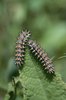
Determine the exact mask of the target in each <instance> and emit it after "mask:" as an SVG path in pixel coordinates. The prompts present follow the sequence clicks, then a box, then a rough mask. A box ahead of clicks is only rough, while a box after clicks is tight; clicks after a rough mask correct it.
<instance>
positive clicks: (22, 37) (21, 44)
mask: <svg viewBox="0 0 66 100" xmlns="http://www.w3.org/2000/svg"><path fill="white" fill-rule="evenodd" d="M30 35H31V34H30V32H29V31H22V32H21V33H20V34H19V36H18V39H17V42H16V54H15V61H16V66H18V67H20V66H21V65H23V63H24V56H25V45H26V43H27V41H28V39H29V37H30Z"/></svg>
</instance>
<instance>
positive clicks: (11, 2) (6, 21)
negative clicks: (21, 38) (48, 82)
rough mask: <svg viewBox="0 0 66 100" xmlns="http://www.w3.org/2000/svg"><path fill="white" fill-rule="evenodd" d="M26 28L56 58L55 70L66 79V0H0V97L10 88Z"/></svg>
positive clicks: (54, 59) (51, 56) (54, 60)
mask: <svg viewBox="0 0 66 100" xmlns="http://www.w3.org/2000/svg"><path fill="white" fill-rule="evenodd" d="M24 28H25V29H28V30H30V31H31V33H32V38H33V39H36V40H37V41H38V42H39V43H40V45H41V46H42V47H43V48H44V49H45V50H46V51H47V52H48V54H49V56H50V58H53V63H54V66H55V70H56V72H58V73H59V74H61V77H62V79H63V81H65V82H66V77H65V76H66V57H62V56H66V54H65V53H66V0H0V95H1V97H2V96H4V94H5V93H6V91H7V88H8V82H7V80H8V78H7V77H8V75H9V71H10V69H11V68H10V67H9V63H10V64H11V59H12V58H13V57H14V54H15V53H14V51H15V43H16V38H17V36H18V34H19V32H20V31H21V30H22V29H24ZM59 57H62V58H60V59H59ZM0 100H1V98H0Z"/></svg>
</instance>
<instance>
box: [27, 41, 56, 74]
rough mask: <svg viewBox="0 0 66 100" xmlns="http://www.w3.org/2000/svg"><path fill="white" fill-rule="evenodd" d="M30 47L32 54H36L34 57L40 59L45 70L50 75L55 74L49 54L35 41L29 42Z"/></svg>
mask: <svg viewBox="0 0 66 100" xmlns="http://www.w3.org/2000/svg"><path fill="white" fill-rule="evenodd" d="M28 46H29V48H30V50H31V51H32V53H34V55H35V56H36V57H37V58H38V59H39V61H40V62H41V64H42V66H43V67H44V70H46V71H47V73H49V74H52V73H55V71H54V66H53V63H52V61H51V59H50V58H49V57H48V54H47V53H46V52H45V51H43V49H42V48H41V47H40V46H39V45H38V44H37V43H36V42H34V41H33V40H29V41H28Z"/></svg>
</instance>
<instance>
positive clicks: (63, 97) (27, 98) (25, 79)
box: [9, 50, 66, 100]
mask: <svg viewBox="0 0 66 100" xmlns="http://www.w3.org/2000/svg"><path fill="white" fill-rule="evenodd" d="M17 82H20V83H21V85H22V88H21V87H18V88H19V89H18V88H17V94H16V100H18V98H20V97H21V98H22V100H66V84H65V83H64V82H63V81H62V79H61V76H60V75H58V74H56V76H55V77H54V79H53V80H51V81H50V80H49V79H48V78H47V77H46V75H45V73H44V71H43V70H42V68H41V66H40V64H39V63H38V62H37V60H36V59H35V58H34V57H33V55H31V54H29V53H28V50H27V51H26V57H25V64H24V68H23V69H22V71H21V72H20V76H19V77H17V78H15V83H17ZM10 85H12V83H11V84H10ZM10 85H9V88H10V87H11V86H10ZM13 88H14V87H13ZM11 89H12V88H11ZM11 89H10V90H9V91H11ZM19 100H21V99H19Z"/></svg>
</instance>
